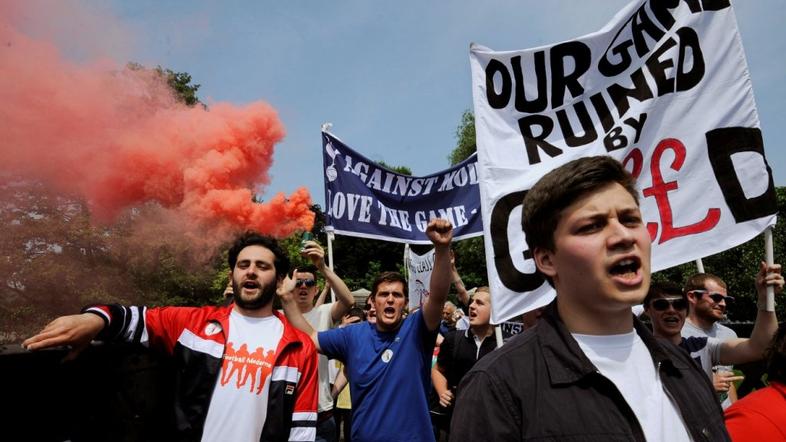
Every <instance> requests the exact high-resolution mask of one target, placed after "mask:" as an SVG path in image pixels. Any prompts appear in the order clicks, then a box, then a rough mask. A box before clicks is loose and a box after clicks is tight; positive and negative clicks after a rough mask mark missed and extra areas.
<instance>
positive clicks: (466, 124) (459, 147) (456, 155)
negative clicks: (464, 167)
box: [448, 110, 477, 165]
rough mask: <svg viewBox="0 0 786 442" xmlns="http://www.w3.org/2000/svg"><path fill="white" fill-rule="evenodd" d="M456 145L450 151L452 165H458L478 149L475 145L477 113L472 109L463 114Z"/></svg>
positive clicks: (449, 157) (457, 132)
mask: <svg viewBox="0 0 786 442" xmlns="http://www.w3.org/2000/svg"><path fill="white" fill-rule="evenodd" d="M456 140H457V142H456V147H455V148H454V149H453V151H452V152H450V155H449V156H448V161H450V164H451V165H456V164H458V163H460V162H462V161H464V160H466V159H467V158H469V156H470V155H472V154H473V153H475V151H477V146H476V145H475V114H473V113H472V111H470V110H465V111H464V114H462V115H461V123H459V125H458V127H457V128H456Z"/></svg>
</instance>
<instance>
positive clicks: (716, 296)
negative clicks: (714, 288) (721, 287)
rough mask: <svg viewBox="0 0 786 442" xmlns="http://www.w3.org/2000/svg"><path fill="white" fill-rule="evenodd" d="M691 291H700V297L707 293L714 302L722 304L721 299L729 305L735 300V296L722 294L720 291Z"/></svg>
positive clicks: (697, 291) (695, 291)
mask: <svg viewBox="0 0 786 442" xmlns="http://www.w3.org/2000/svg"><path fill="white" fill-rule="evenodd" d="M691 291H692V292H693V293H698V294H699V298H701V297H702V295H704V294H705V293H706V294H707V296H708V297H709V298H710V299H712V302H714V303H716V304H720V302H721V301H726V305H729V304H731V303H732V302H734V296H729V295H722V294H720V293H714V292H713V293H709V292H707V291H706V290H691Z"/></svg>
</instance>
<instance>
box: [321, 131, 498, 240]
mask: <svg viewBox="0 0 786 442" xmlns="http://www.w3.org/2000/svg"><path fill="white" fill-rule="evenodd" d="M322 146H323V152H322V158H323V163H324V170H325V204H326V205H327V208H326V210H325V215H326V216H327V226H329V227H331V228H332V229H333V231H334V232H335V233H337V234H341V235H349V236H358V237H362V238H373V239H381V240H386V241H396V242H403V243H409V244H431V241H429V239H428V237H427V236H426V226H427V225H428V222H429V220H431V219H432V218H445V219H447V220H449V221H450V222H451V223H452V224H453V238H454V239H462V238H470V237H473V236H480V235H482V234H483V230H482V225H481V221H480V191H479V190H478V175H477V158H476V157H475V156H474V155H473V156H472V157H470V158H468V159H467V160H465V161H463V162H461V163H459V164H457V165H455V166H453V167H452V168H450V169H447V170H443V171H441V172H437V173H435V174H432V175H428V176H424V177H415V176H408V175H402V174H400V173H396V172H394V171H392V170H389V169H387V168H385V167H382V166H380V165H379V164H377V163H376V162H375V161H371V160H369V159H368V158H366V157H364V156H363V155H361V154H359V153H357V152H356V151H355V150H353V149H351V148H349V147H348V146H347V145H346V144H344V143H342V142H341V141H340V140H339V139H338V138H336V137H335V136H333V135H332V134H330V133H328V132H322Z"/></svg>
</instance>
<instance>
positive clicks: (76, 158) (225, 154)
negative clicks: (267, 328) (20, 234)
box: [0, 1, 314, 237]
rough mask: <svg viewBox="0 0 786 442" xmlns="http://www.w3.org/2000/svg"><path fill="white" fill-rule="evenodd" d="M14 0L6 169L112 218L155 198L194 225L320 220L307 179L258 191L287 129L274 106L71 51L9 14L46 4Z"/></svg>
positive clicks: (6, 41) (3, 27) (4, 109)
mask: <svg viewBox="0 0 786 442" xmlns="http://www.w3.org/2000/svg"><path fill="white" fill-rule="evenodd" d="M3 3H5V4H4V5H0V16H2V17H3V18H0V78H2V81H0V103H2V105H1V106H0V172H10V173H12V174H13V175H16V176H21V177H27V178H32V179H37V180H41V181H44V182H46V183H47V184H49V185H50V186H52V187H53V188H54V189H57V190H58V191H60V192H62V193H66V194H75V195H78V196H80V197H82V198H84V199H85V200H86V201H87V202H88V204H89V205H90V208H91V212H92V213H93V215H94V216H95V217H96V218H97V219H99V220H101V221H103V222H111V221H112V220H114V219H115V218H116V216H117V215H119V214H120V213H121V212H123V211H124V210H126V209H128V208H130V207H133V206H138V205H140V204H142V203H144V202H149V201H154V202H157V203H159V204H160V205H162V206H163V207H165V208H167V209H169V210H170V211H172V212H173V213H174V214H175V215H177V216H178V218H179V219H180V220H181V221H182V226H183V228H184V229H194V230H192V231H201V232H208V233H217V232H223V233H224V234H225V233H227V232H236V231H238V230H245V229H251V230H256V231H259V232H261V233H267V234H272V235H275V236H279V237H281V236H286V235H288V234H290V233H292V232H293V231H296V230H304V229H310V228H311V227H312V225H313V221H314V214H313V213H312V212H311V211H310V210H309V206H310V204H311V201H310V196H309V194H308V192H307V191H306V190H305V189H304V188H301V189H299V190H297V191H296V192H295V193H294V194H292V195H290V196H289V197H285V196H284V195H283V194H278V195H276V196H274V197H273V198H270V199H266V201H265V202H264V203H260V204H258V203H254V202H252V196H253V194H254V193H255V191H256V190H260V189H261V188H262V187H264V186H265V185H267V184H269V183H270V178H269V176H268V173H267V171H268V170H269V169H270V166H271V164H272V161H273V150H274V149H273V148H274V145H275V143H277V142H278V141H280V140H281V139H282V138H283V136H284V128H283V126H282V124H281V122H280V121H279V119H278V117H277V115H276V112H275V110H273V109H272V108H271V107H270V106H268V105H267V104H265V103H262V102H255V103H252V104H249V105H245V106H235V105H231V104H228V103H213V104H210V106H209V109H208V110H205V109H204V108H202V107H201V106H195V107H187V106H185V105H183V104H181V103H180V102H178V101H176V100H175V98H174V96H173V94H172V91H171V90H170V88H169V87H168V86H167V85H166V83H165V80H164V79H163V78H161V76H160V75H157V74H156V73H155V72H154V71H151V70H130V69H126V68H124V67H123V66H124V65H125V61H121V62H113V61H109V60H108V59H100V60H94V61H88V62H84V63H83V62H74V61H69V60H68V59H66V58H65V57H64V56H63V55H61V51H60V50H59V48H58V47H56V46H55V45H54V44H52V43H50V42H48V41H45V40H44V39H41V38H39V37H30V36H28V35H26V34H25V33H23V32H22V31H20V30H19V29H18V26H16V25H15V24H14V23H11V22H10V21H14V20H17V21H18V19H19V17H23V18H24V19H26V20H32V18H31V16H30V14H33V13H35V12H40V9H41V8H38V9H39V11H33V12H31V11H32V10H30V11H27V13H25V11H24V10H23V9H24V7H25V6H24V5H25V3H19V4H15V5H12V4H10V3H7V2H5V1H3ZM50 3H54V4H57V3H59V2H50ZM39 6H40V4H39ZM20 11H22V12H20ZM60 20H65V21H68V20H67V19H63V18H62V17H60ZM93 38H96V39H100V38H101V36H100V35H95V36H93ZM162 64H164V65H165V62H164V63H162Z"/></svg>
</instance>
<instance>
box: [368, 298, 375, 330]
mask: <svg viewBox="0 0 786 442" xmlns="http://www.w3.org/2000/svg"><path fill="white" fill-rule="evenodd" d="M365 310H366V321H368V322H370V323H371V324H376V323H377V309H375V308H374V302H372V300H371V299H367V300H366V307H365Z"/></svg>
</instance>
